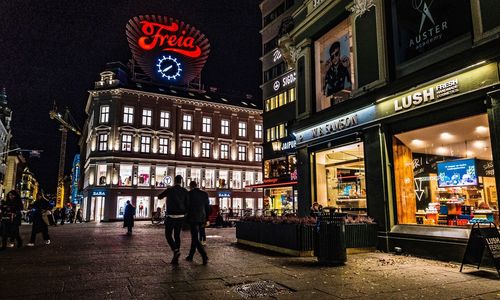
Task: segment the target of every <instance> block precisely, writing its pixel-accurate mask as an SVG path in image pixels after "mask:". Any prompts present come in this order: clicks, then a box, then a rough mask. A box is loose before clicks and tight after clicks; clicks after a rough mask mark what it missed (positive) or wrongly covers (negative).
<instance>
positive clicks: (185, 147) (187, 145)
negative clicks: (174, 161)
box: [182, 140, 191, 156]
mask: <svg viewBox="0 0 500 300" xmlns="http://www.w3.org/2000/svg"><path fill="white" fill-rule="evenodd" d="M182 156H191V141H188V140H183V141H182Z"/></svg>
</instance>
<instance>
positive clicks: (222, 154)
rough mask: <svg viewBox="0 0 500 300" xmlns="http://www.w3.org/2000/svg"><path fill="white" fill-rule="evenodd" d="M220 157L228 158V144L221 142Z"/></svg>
mask: <svg viewBox="0 0 500 300" xmlns="http://www.w3.org/2000/svg"><path fill="white" fill-rule="evenodd" d="M220 159H229V145H228V144H221V145H220Z"/></svg>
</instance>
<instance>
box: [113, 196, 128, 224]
mask: <svg viewBox="0 0 500 300" xmlns="http://www.w3.org/2000/svg"><path fill="white" fill-rule="evenodd" d="M127 201H130V203H132V196H118V197H117V201H116V217H117V218H118V219H123V215H124V214H125V206H127Z"/></svg>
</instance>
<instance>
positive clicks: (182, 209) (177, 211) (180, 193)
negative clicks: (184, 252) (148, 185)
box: [158, 175, 189, 265]
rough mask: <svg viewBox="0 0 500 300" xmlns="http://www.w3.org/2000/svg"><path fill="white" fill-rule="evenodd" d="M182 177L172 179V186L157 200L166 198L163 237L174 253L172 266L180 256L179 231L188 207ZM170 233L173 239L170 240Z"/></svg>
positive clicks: (186, 193) (187, 197) (187, 198)
mask: <svg viewBox="0 0 500 300" xmlns="http://www.w3.org/2000/svg"><path fill="white" fill-rule="evenodd" d="M181 184H182V176H181V175H177V176H175V178H174V186H173V187H169V188H168V189H166V190H165V191H163V192H162V193H161V194H159V195H158V199H162V198H165V197H167V213H166V218H165V237H166V238H167V242H168V245H169V246H170V249H172V251H173V252H174V257H173V258H172V262H171V263H172V264H174V265H176V264H178V263H179V256H181V253H180V248H181V229H182V223H183V222H184V218H185V216H186V213H187V208H188V207H189V195H188V191H187V190H186V189H185V188H183V187H182V186H181ZM172 232H173V233H174V237H173V238H172Z"/></svg>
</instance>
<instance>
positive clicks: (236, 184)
mask: <svg viewBox="0 0 500 300" xmlns="http://www.w3.org/2000/svg"><path fill="white" fill-rule="evenodd" d="M231 187H232V188H233V189H238V190H239V189H241V171H233V184H232V186H231Z"/></svg>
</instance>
